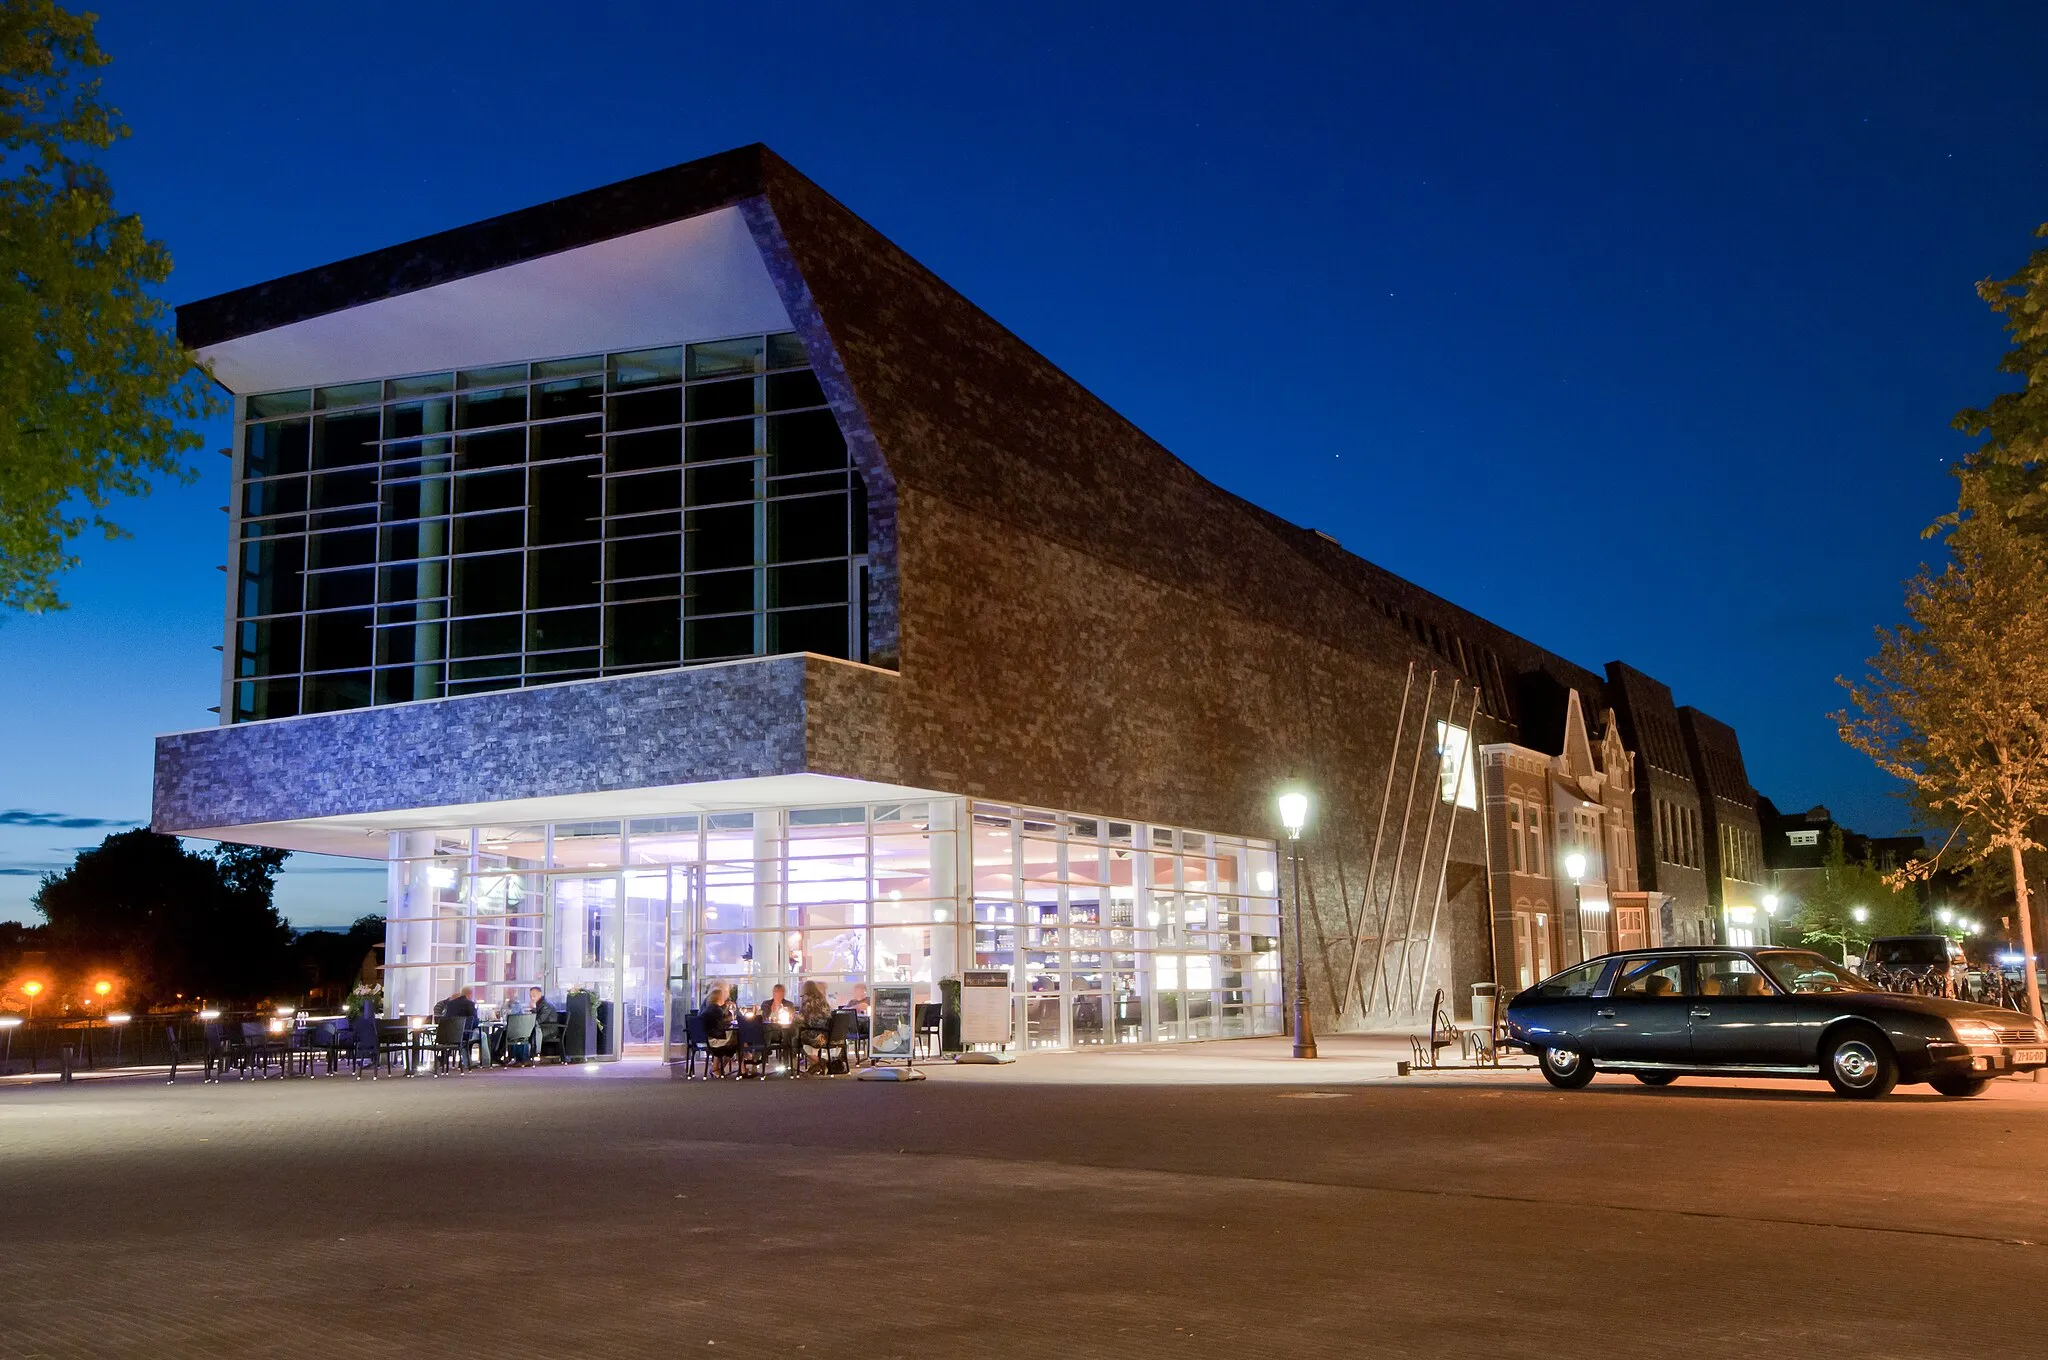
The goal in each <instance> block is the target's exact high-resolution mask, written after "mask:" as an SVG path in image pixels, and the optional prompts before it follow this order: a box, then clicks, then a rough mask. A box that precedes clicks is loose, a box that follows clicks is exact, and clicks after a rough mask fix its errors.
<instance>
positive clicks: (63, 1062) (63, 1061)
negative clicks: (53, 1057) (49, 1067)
mask: <svg viewBox="0 0 2048 1360" xmlns="http://www.w3.org/2000/svg"><path fill="white" fill-rule="evenodd" d="M77 1056H78V1048H77V1046H76V1045H74V1044H65V1045H64V1046H62V1047H61V1048H59V1049H58V1050H57V1080H58V1081H60V1082H63V1083H64V1084H65V1085H66V1086H69V1085H70V1084H71V1063H72V1060H73V1059H75V1058H76V1057H77Z"/></svg>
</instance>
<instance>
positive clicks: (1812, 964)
mask: <svg viewBox="0 0 2048 1360" xmlns="http://www.w3.org/2000/svg"><path fill="white" fill-rule="evenodd" d="M1756 961H1757V962H1758V963H1760V964H1762V965H1763V966H1764V971H1765V972H1766V973H1769V974H1770V975H1771V976H1772V977H1773V978H1775V979H1776V980H1777V983H1778V985H1779V986H1780V987H1783V988H1784V989H1785V990H1786V991H1788V992H1807V993H1812V992H1874V991H1876V990H1877V988H1875V987H1873V986H1871V985H1870V984H1869V983H1867V982H1865V981H1864V980H1863V979H1862V978H1860V977H1857V976H1856V975H1855V974H1854V973H1852V972H1850V971H1849V970H1848V969H1846V968H1844V967H1842V966H1841V965H1840V964H1836V963H1830V962H1828V960H1826V959H1825V958H1822V957H1821V956H1820V955H1819V954H1814V953H1809V952H1808V951H1806V950H1804V949H1774V950H1771V951H1769V952H1767V953H1759V954H1758V955H1757V956H1756Z"/></svg>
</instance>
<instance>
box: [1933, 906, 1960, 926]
mask: <svg viewBox="0 0 2048 1360" xmlns="http://www.w3.org/2000/svg"><path fill="white" fill-rule="evenodd" d="M1934 919H1935V920H1937V921H1939V922H1941V923H1942V924H1943V925H1945V926H1948V925H1954V924H1955V920H1956V914H1955V912H1954V911H1953V910H1951V909H1950V908H1948V907H1943V908H1942V909H1941V910H1940V911H1937V912H1936V913H1934Z"/></svg>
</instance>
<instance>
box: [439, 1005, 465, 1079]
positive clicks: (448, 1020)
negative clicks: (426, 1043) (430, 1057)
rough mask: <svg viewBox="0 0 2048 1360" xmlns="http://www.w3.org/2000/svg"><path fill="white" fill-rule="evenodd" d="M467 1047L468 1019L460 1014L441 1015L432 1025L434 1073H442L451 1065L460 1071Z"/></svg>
mask: <svg viewBox="0 0 2048 1360" xmlns="http://www.w3.org/2000/svg"><path fill="white" fill-rule="evenodd" d="M468 1049H469V1021H468V1020H467V1019H465V1018H464V1017H462V1016H460V1015H444V1016H442V1017H441V1019H440V1020H439V1021H438V1022H437V1023H436V1025H435V1027H434V1075H435V1076H437V1077H438V1076H440V1075H442V1074H443V1073H444V1072H446V1071H448V1070H449V1068H450V1066H451V1065H452V1066H453V1067H454V1069H455V1070H456V1071H458V1072H460V1071H461V1070H462V1064H463V1061H464V1058H465V1057H466V1055H467V1051H468Z"/></svg>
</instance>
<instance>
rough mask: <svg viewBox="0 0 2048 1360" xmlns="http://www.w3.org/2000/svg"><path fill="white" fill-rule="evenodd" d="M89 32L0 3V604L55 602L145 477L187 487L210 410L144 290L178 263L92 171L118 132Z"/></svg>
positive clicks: (18, 3)
mask: <svg viewBox="0 0 2048 1360" xmlns="http://www.w3.org/2000/svg"><path fill="white" fill-rule="evenodd" d="M93 23H94V16H92V15H89V14H71V13H68V12H67V11H65V10H63V9H60V8H59V7H58V6H56V5H55V4H52V3H50V0H8V3H7V4H5V5H4V6H0V413H4V414H0V609H16V610H25V611H28V612H39V611H42V610H46V609H57V608H61V607H62V605H61V603H60V601H59V600H58V597H57V589H56V585H55V581H56V578H57V576H58V575H59V574H60V573H62V572H63V571H65V570H67V569H68V568H70V567H72V566H74V565H75V564H76V561H77V559H76V558H74V557H72V556H70V555H69V554H68V553H67V551H66V549H67V547H68V545H69V544H70V543H71V541H72V540H73V539H75V538H76V537H77V536H78V535H79V533H81V532H82V531H83V530H85V529H86V528H87V527H93V528H97V529H99V530H100V531H101V532H102V533H104V534H105V535H106V536H107V537H109V538H118V537H121V536H122V534H123V532H124V531H123V530H121V529H120V528H119V526H117V525H116V524H114V523H113V521H112V520H110V519H109V518H108V517H107V511H108V507H109V505H110V503H111V502H112V501H113V500H115V499H116V498H120V497H126V496H136V495H143V494H146V493H147V492H148V490H149V484H150V478H151V476H152V475H164V476H170V477H174V478H178V479H180V480H190V479H191V476H192V473H191V469H190V468H189V466H188V465H187V464H186V462H185V459H184V455H185V454H187V453H189V452H190V451H191V450H193V449H195V448H197V447H198V445H199V435H198V433H197V432H196V431H194V430H192V429H190V428H188V427H187V423H188V422H190V421H193V420H196V419H199V418H202V417H204V416H208V415H212V414H215V413H216V412H217V411H218V410H219V409H220V402H219V398H218V397H217V396H216V395H215V394H214V391H213V389H212V387H211V385H210V384H209V383H208V382H207V380H206V379H205V377H204V376H203V375H201V374H200V373H198V372H196V371H195V370H194V369H193V368H192V365H191V360H190V359H189V357H188V356H187V355H186V353H185V352H184V350H183V349H181V348H180V347H179V345H178V342H177V340H176V338H175V336H174V335H173V334H172V332H171V328H170V325H169V309H168V308H167V307H166V306H165V304H164V303H163V301H162V300H161V299H159V298H157V297H156V296H155V295H154V294H153V292H152V291H151V290H152V289H154V288H156V287H158V286H159V285H161V284H162V283H163V282H164V280H165V279H166V278H167V277H169V275H170V271H171V257H170V255H169V254H168V253H167V252H166V251H165V249H164V247H163V245H162V243H161V242H157V241H152V240H150V239H149V238H148V237H147V236H145V235H144V234H143V230H142V223H141V221H140V219H138V218H137V217H135V216H134V215H133V214H121V213H117V212H115V211H114V195H113V189H112V187H111V185H110V184H109V183H108V180H107V176H106V172H105V171H104V170H103V169H101V168H100V167H99V166H98V165H96V164H94V163H93V161H92V160H91V157H92V156H93V155H94V154H95V153H97V152H100V151H103V150H105V149H106V148H107V147H108V146H111V145H112V144H113V143H114V142H115V141H116V140H117V139H119V138H121V137H125V136H127V135H128V129H127V127H126V126H125V125H124V124H123V123H122V122H121V120H120V115H119V113H118V112H116V111H115V110H114V109H112V108H109V107H108V106H106V105H105V104H103V103H101V102H100V98H99V81H98V79H97V78H96V77H94V76H92V75H91V73H92V72H94V71H97V70H98V69H99V68H100V67H102V66H105V65H106V64H107V57H106V54H105V53H103V52H102V51H101V50H100V48H99V44H98V43H97V42H96V41H94V38H93Z"/></svg>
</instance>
